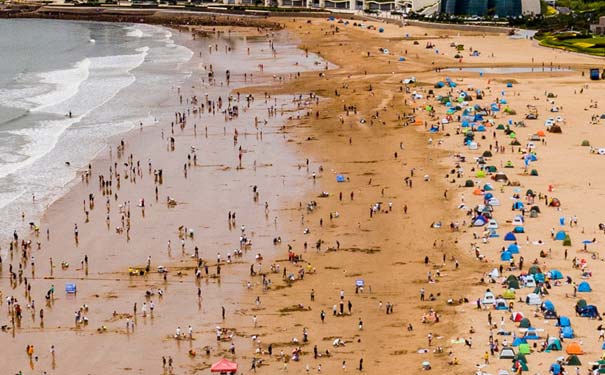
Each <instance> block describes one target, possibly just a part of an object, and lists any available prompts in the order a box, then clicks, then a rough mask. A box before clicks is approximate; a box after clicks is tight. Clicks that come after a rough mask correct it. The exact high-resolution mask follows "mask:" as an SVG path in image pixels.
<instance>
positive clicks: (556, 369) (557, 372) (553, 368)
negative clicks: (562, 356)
mask: <svg viewBox="0 0 605 375" xmlns="http://www.w3.org/2000/svg"><path fill="white" fill-rule="evenodd" d="M549 372H550V373H551V374H553V375H561V365H560V364H558V363H557V362H555V363H553V364H552V365H550V371H549Z"/></svg>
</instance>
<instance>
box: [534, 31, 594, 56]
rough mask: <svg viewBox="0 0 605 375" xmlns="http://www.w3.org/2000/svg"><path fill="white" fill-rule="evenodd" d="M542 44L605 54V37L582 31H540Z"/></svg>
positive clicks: (575, 50)
mask: <svg viewBox="0 0 605 375" xmlns="http://www.w3.org/2000/svg"><path fill="white" fill-rule="evenodd" d="M536 39H538V40H539V41H540V45H542V46H545V47H551V48H559V49H564V50H567V51H572V52H579V53H585V54H588V55H594V56H605V37H602V36H592V35H587V34H581V33H573V32H565V33H539V34H536Z"/></svg>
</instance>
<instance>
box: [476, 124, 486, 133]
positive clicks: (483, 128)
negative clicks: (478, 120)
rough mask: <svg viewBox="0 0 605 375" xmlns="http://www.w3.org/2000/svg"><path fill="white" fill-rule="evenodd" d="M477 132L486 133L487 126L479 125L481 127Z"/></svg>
mask: <svg viewBox="0 0 605 375" xmlns="http://www.w3.org/2000/svg"><path fill="white" fill-rule="evenodd" d="M477 131H478V132H484V131H485V126H483V125H479V126H478V127H477Z"/></svg>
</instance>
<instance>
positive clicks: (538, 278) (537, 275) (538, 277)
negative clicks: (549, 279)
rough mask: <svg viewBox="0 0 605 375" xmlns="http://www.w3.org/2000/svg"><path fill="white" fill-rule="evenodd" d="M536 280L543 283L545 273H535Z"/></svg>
mask: <svg viewBox="0 0 605 375" xmlns="http://www.w3.org/2000/svg"><path fill="white" fill-rule="evenodd" d="M534 280H536V282H537V283H543V282H544V274H543V273H534Z"/></svg>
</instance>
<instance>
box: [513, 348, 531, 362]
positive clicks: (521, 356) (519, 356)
mask: <svg viewBox="0 0 605 375" xmlns="http://www.w3.org/2000/svg"><path fill="white" fill-rule="evenodd" d="M525 345H529V344H525ZM515 361H519V362H521V363H527V357H526V356H525V354H523V353H521V352H519V353H517V355H515Z"/></svg>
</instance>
